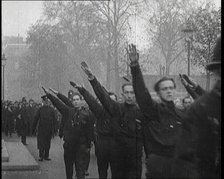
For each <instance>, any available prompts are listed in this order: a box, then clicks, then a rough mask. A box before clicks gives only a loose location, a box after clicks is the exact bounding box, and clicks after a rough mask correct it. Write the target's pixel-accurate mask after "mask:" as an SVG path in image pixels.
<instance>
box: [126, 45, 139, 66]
mask: <svg viewBox="0 0 224 179" xmlns="http://www.w3.org/2000/svg"><path fill="white" fill-rule="evenodd" d="M126 50H127V53H128V58H129V60H130V61H131V63H136V62H138V60H139V53H138V52H137V50H136V46H135V45H134V44H130V45H128V49H126Z"/></svg>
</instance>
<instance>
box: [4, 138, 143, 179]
mask: <svg viewBox="0 0 224 179" xmlns="http://www.w3.org/2000/svg"><path fill="white" fill-rule="evenodd" d="M2 138H3V139H4V140H5V141H6V142H7V141H10V142H19V141H20V138H18V137H17V136H16V135H15V134H14V135H13V137H12V138H9V137H6V136H4V135H2ZM27 143H28V145H27V146H26V147H27V149H28V150H29V151H30V153H31V155H32V156H33V157H34V159H35V160H36V161H37V162H38V163H39V165H40V170H38V171H3V172H2V179H66V174H65V166H64V159H63V141H62V140H61V139H60V138H59V137H58V136H56V137H54V138H53V139H52V141H51V149H50V158H51V161H44V162H39V161H38V158H39V157H38V150H37V140H36V137H27ZM144 173H145V167H144V165H143V175H142V176H145V175H144ZM89 174H90V175H89V176H88V177H86V178H98V172H97V164H96V157H95V155H94V148H92V149H91V159H90V165H89ZM74 175H75V172H74ZM110 176H111V174H110V171H109V177H110ZM74 179H75V176H74Z"/></svg>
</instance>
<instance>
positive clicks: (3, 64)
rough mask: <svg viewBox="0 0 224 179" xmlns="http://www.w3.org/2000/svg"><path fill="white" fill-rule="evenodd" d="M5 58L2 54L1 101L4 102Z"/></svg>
mask: <svg viewBox="0 0 224 179" xmlns="http://www.w3.org/2000/svg"><path fill="white" fill-rule="evenodd" d="M6 60H7V59H6V58H5V54H4V53H3V54H2V60H1V61H2V88H3V89H2V100H3V101H4V99H5V95H4V92H5V87H4V84H5V76H4V73H5V65H6Z"/></svg>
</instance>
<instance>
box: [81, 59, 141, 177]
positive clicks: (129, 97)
mask: <svg viewBox="0 0 224 179" xmlns="http://www.w3.org/2000/svg"><path fill="white" fill-rule="evenodd" d="M82 69H83V71H84V72H85V73H86V74H87V76H88V78H89V81H90V83H91V85H92V87H93V90H94V92H95V93H96V96H97V97H98V98H99V100H100V102H101V103H102V105H103V107H104V108H105V109H106V111H107V112H108V113H109V115H110V116H111V117H112V118H111V119H113V120H111V125H112V127H113V133H114V135H115V141H116V146H117V148H116V150H117V151H116V152H115V153H114V154H117V156H114V160H116V161H115V162H116V172H115V173H116V178H126V179H127V178H141V174H142V161H141V158H142V148H143V136H142V130H141V125H140V122H141V120H142V119H141V118H142V117H143V116H142V115H141V113H140V110H139V108H138V106H137V105H136V103H135V95H134V91H133V87H132V84H130V83H126V84H124V85H123V86H122V92H123V97H124V101H125V102H123V103H119V102H116V101H114V100H112V99H111V98H110V95H109V94H108V93H107V92H106V90H105V89H104V88H103V87H102V86H101V85H100V83H99V82H98V81H97V79H96V77H95V76H94V75H93V74H92V72H91V71H90V69H89V68H88V66H87V65H86V64H85V63H84V62H82Z"/></svg>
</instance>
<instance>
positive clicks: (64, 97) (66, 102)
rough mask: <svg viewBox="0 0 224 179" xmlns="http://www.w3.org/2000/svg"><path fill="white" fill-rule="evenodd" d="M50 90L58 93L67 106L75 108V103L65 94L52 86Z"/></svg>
mask: <svg viewBox="0 0 224 179" xmlns="http://www.w3.org/2000/svg"><path fill="white" fill-rule="evenodd" d="M49 90H51V91H52V92H53V93H54V94H55V95H57V97H58V98H59V99H60V100H61V101H62V102H63V103H65V104H66V105H67V106H69V107H71V108H73V107H74V105H73V104H72V102H71V101H70V100H69V99H68V98H67V97H66V96H65V95H63V94H62V93H60V92H58V91H56V90H53V89H52V88H49Z"/></svg>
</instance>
